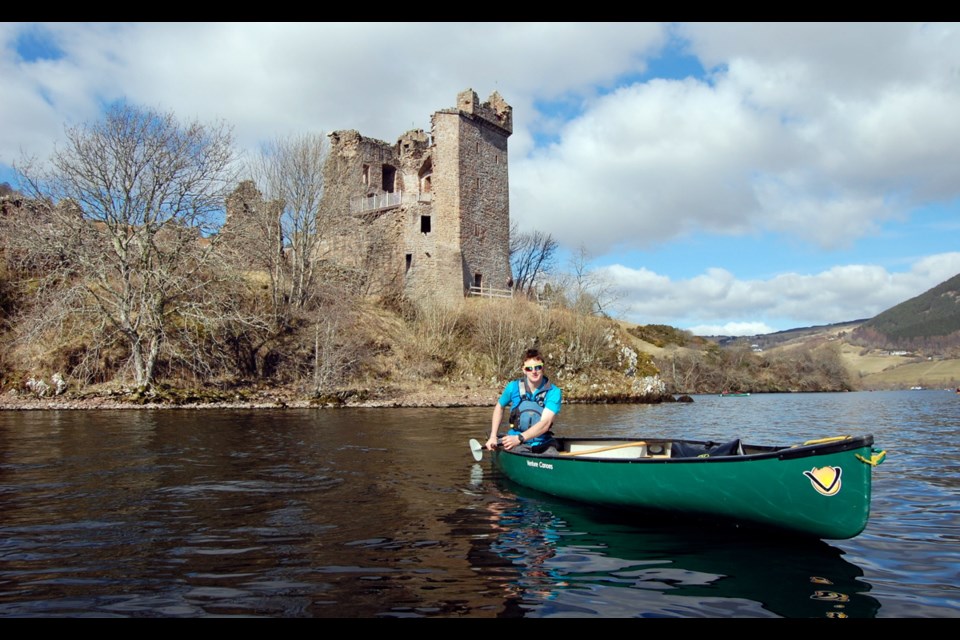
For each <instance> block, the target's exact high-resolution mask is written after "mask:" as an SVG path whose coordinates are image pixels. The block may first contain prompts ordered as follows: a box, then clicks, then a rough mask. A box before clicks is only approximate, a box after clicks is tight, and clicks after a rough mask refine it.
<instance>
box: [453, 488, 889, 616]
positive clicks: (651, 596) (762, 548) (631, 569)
mask: <svg viewBox="0 0 960 640" xmlns="http://www.w3.org/2000/svg"><path fill="white" fill-rule="evenodd" d="M490 481H491V482H492V483H493V486H491V487H488V492H487V493H488V497H489V498H490V499H489V501H488V502H487V503H486V504H485V506H484V508H485V510H486V514H485V518H486V521H487V525H488V532H487V535H482V534H479V533H478V532H477V531H475V532H474V536H473V537H474V545H473V546H474V549H473V550H472V552H471V557H470V560H471V562H472V563H475V566H477V567H482V570H483V571H484V572H491V571H492V570H493V569H494V568H495V567H496V568H497V569H498V573H499V576H500V581H499V585H498V587H499V589H500V590H501V593H502V599H503V607H502V609H501V610H500V611H499V612H498V614H497V615H498V617H581V618H582V617H608V618H609V617H646V618H657V617H672V618H693V617H751V618H760V617H785V618H873V617H875V616H876V614H877V611H878V610H879V608H880V604H879V602H878V601H877V600H876V599H874V598H873V597H871V596H869V595H867V592H869V591H870V589H871V586H870V585H869V584H868V583H866V582H865V581H864V580H863V571H862V570H861V569H860V568H859V567H857V566H856V565H854V564H852V563H850V562H848V561H847V560H845V559H844V558H843V552H842V551H840V550H839V549H837V548H835V547H833V546H831V545H829V544H827V543H825V542H822V541H809V540H806V541H804V540H786V539H782V538H770V537H763V536H759V535H758V534H744V532H742V531H731V530H723V529H717V530H710V531H708V532H706V533H708V535H705V531H704V529H703V527H698V526H695V525H692V524H689V523H687V524H684V523H679V522H676V521H673V522H668V523H667V522H657V521H651V522H647V523H642V522H641V523H638V522H636V521H627V520H626V519H625V518H626V516H623V515H618V514H615V513H612V512H609V511H600V510H592V509H589V508H587V507H585V506H583V505H579V504H572V503H569V502H566V501H562V500H559V499H555V498H552V497H548V496H544V495H543V494H540V493H537V492H531V491H529V490H526V489H524V488H523V487H520V486H518V485H515V484H513V483H511V482H509V481H508V480H506V479H500V478H496V477H493V478H491V480H490Z"/></svg>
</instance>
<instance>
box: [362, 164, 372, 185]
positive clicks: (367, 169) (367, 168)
mask: <svg viewBox="0 0 960 640" xmlns="http://www.w3.org/2000/svg"><path fill="white" fill-rule="evenodd" d="M363 184H367V185H368V184H370V165H368V164H365V165H363Z"/></svg>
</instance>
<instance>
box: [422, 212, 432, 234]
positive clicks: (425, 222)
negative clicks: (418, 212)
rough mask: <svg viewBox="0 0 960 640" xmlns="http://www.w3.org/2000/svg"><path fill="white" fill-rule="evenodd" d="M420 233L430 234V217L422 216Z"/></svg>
mask: <svg viewBox="0 0 960 640" xmlns="http://www.w3.org/2000/svg"><path fill="white" fill-rule="evenodd" d="M420 233H430V216H420Z"/></svg>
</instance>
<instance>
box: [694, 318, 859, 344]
mask: <svg viewBox="0 0 960 640" xmlns="http://www.w3.org/2000/svg"><path fill="white" fill-rule="evenodd" d="M864 322H867V320H850V321H847V322H835V323H834V324H822V325H816V326H811V327H798V328H796V329H785V330H783V331H775V332H774V333H764V334H760V335H755V336H703V337H704V338H706V339H707V340H710V341H712V342H716V343H717V344H719V345H720V346H722V347H727V346H733V345H735V344H743V343H749V344H751V345H756V346H757V347H759V348H761V349H768V348H770V347H775V346H776V345H778V344H783V343H785V342H790V341H791V340H797V339H800V338H811V337H814V336H820V335H823V334H826V333H838V332H840V331H851V330H853V329H856V328H857V327H858V326H860V325H861V324H863V323H864Z"/></svg>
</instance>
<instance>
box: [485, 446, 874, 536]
mask: <svg viewBox="0 0 960 640" xmlns="http://www.w3.org/2000/svg"><path fill="white" fill-rule="evenodd" d="M558 442H559V445H560V446H559V453H558V454H557V455H534V454H521V453H511V452H509V451H506V450H504V449H500V448H498V449H496V450H494V451H491V452H490V453H491V457H492V460H493V463H494V465H495V466H496V468H497V469H498V470H499V471H500V472H502V473H503V474H504V475H505V476H506V477H507V478H508V479H510V480H512V481H514V482H516V483H518V484H520V485H523V486H525V487H529V488H531V489H536V490H538V491H541V492H544V493H548V494H551V495H554V496H558V497H561V498H566V499H571V500H577V501H581V502H587V503H591V504H594V505H597V506H603V507H612V508H619V509H627V510H631V511H639V512H641V513H642V515H643V517H644V518H655V517H657V515H658V514H660V515H670V514H674V515H680V516H693V517H696V518H707V519H710V520H715V521H729V522H731V523H736V524H740V525H747V526H751V525H755V526H759V527H763V528H769V529H772V530H776V531H780V532H783V533H789V534H796V535H801V536H810V537H816V538H820V539H827V540H843V539H847V538H852V537H854V536H857V535H859V534H860V533H861V532H862V531H863V529H864V527H866V524H867V519H868V518H869V516H870V494H871V480H872V473H873V468H874V467H875V466H877V465H878V464H880V463H881V462H883V460H884V458H885V456H886V453H885V452H884V451H877V450H875V449H874V448H873V436H872V435H865V436H838V437H833V438H823V439H821V440H812V441H808V442H805V443H803V444H799V445H793V446H781V447H777V446H756V445H748V444H744V443H742V442H741V441H740V440H734V441H732V442H727V443H719V444H718V443H714V442H705V441H699V440H667V439H658V438H647V439H643V440H635V441H631V440H624V439H617V438H558ZM470 447H471V449H472V451H473V454H474V458H475V459H477V460H480V459H481V457H482V455H483V453H484V451H483V450H482V447H481V445H480V444H479V442H478V441H476V440H471V441H470Z"/></svg>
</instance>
